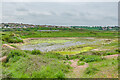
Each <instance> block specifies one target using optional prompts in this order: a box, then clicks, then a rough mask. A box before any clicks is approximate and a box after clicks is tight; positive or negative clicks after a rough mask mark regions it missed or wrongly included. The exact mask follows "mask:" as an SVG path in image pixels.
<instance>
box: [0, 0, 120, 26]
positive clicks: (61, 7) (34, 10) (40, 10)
mask: <svg viewBox="0 0 120 80" xmlns="http://www.w3.org/2000/svg"><path fill="white" fill-rule="evenodd" d="M71 1H73V0H71ZM117 17H118V3H117V2H14V0H13V2H4V3H3V4H2V22H18V23H30V24H53V25H118V19H117Z"/></svg>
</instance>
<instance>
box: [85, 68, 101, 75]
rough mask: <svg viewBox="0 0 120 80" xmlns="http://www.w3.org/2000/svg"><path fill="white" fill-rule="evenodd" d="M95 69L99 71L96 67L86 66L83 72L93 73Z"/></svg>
mask: <svg viewBox="0 0 120 80" xmlns="http://www.w3.org/2000/svg"><path fill="white" fill-rule="evenodd" d="M97 71H99V70H98V69H97V68H94V67H88V68H86V70H85V73H86V74H95V73H96V72H97Z"/></svg>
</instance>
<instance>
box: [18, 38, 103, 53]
mask: <svg viewBox="0 0 120 80" xmlns="http://www.w3.org/2000/svg"><path fill="white" fill-rule="evenodd" d="M101 41H102V40H100V39H94V40H92V41H91V40H90V41H89V40H85V39H84V40H79V41H75V40H71V41H67V42H63V43H55V42H54V40H53V42H51V43H49V42H48V43H47V42H43V43H38V44H27V45H21V46H20V49H21V50H34V49H37V50H40V51H42V52H49V51H55V50H60V49H63V48H68V47H72V46H79V45H91V44H97V43H99V42H101Z"/></svg>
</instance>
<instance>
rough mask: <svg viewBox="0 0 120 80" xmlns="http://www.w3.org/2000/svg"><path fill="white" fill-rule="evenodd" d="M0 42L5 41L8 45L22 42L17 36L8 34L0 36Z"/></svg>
mask: <svg viewBox="0 0 120 80" xmlns="http://www.w3.org/2000/svg"><path fill="white" fill-rule="evenodd" d="M2 40H3V41H6V42H8V43H19V42H23V40H22V39H21V38H20V37H19V35H17V34H14V33H10V34H5V35H3V36H2Z"/></svg>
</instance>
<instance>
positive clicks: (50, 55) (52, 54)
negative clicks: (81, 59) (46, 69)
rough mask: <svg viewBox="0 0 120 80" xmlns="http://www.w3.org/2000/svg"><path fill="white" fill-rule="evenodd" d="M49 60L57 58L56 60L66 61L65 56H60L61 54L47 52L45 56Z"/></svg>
mask: <svg viewBox="0 0 120 80" xmlns="http://www.w3.org/2000/svg"><path fill="white" fill-rule="evenodd" d="M44 55H45V56H46V57H47V58H56V59H61V60H64V59H65V56H63V55H61V54H59V53H51V52H47V53H45V54H44Z"/></svg>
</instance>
